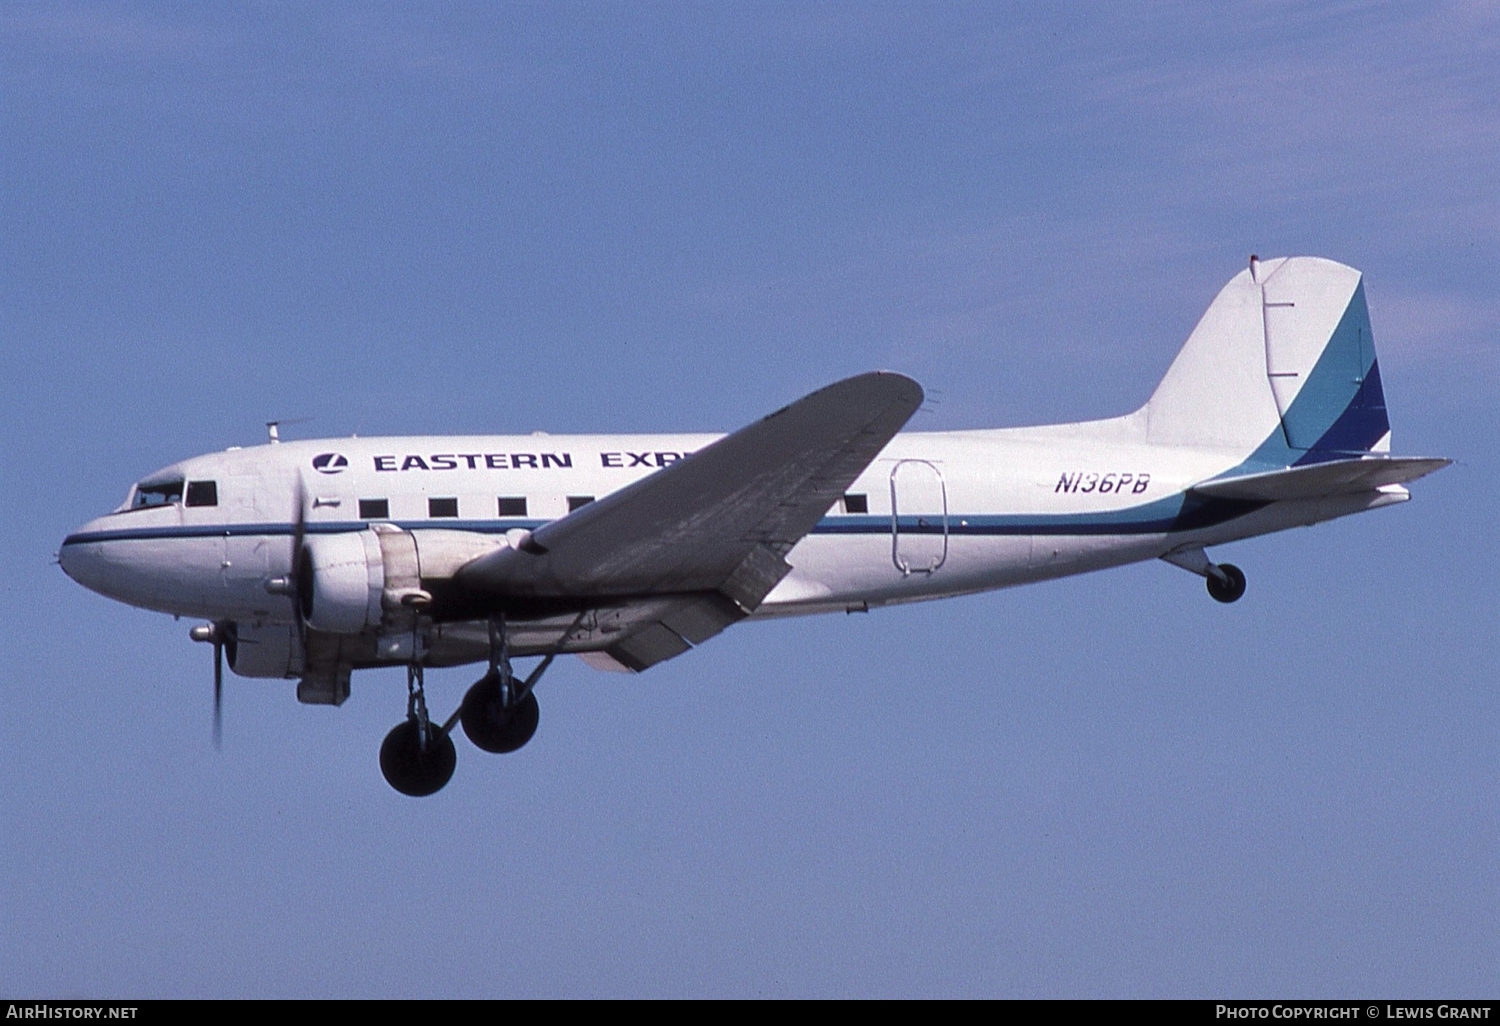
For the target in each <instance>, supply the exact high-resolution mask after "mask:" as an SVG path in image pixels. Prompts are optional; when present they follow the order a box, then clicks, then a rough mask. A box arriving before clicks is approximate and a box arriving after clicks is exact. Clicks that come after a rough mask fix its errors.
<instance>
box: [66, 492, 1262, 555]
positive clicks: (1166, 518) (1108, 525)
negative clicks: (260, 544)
mask: <svg viewBox="0 0 1500 1026" xmlns="http://www.w3.org/2000/svg"><path fill="white" fill-rule="evenodd" d="M1264 505H1265V503H1259V502H1244V501H1239V500H1233V499H1199V498H1196V497H1191V496H1181V495H1179V496H1176V497H1174V498H1172V499H1162V500H1159V501H1157V502H1151V503H1147V504H1145V505H1143V506H1135V507H1131V508H1128V509H1122V510H1110V511H1105V512H1099V513H1059V514H1038V515H1026V514H1020V515H1016V514H970V515H965V514H953V513H950V514H949V515H948V522H947V528H946V530H947V533H948V534H949V535H950V536H957V535H962V536H974V537H984V536H1009V535H1130V534H1169V533H1171V532H1173V531H1188V530H1193V529H1196V528H1202V527H1212V526H1215V525H1217V524H1222V523H1224V522H1225V521H1227V520H1233V519H1234V518H1235V517H1239V516H1243V515H1245V514H1246V513H1250V512H1253V511H1254V510H1256V509H1259V508H1261V507H1262V506H1264ZM382 522H383V523H393V524H394V525H395V526H396V527H399V528H401V529H403V530H407V531H416V530H444V529H445V530H458V531H472V532H475V533H477V534H504V533H505V532H506V531H513V530H515V529H516V528H524V529H526V530H535V529H536V528H538V527H541V526H542V525H543V524H544V523H546V521H542V520H450V519H447V518H444V519H442V520H437V521H434V520H405V521H382ZM369 526H370V524H369V522H366V521H358V520H355V521H336V522H329V521H324V522H321V523H316V524H306V525H305V526H304V528H303V532H304V533H305V534H308V535H315V534H343V533H346V532H349V531H362V530H364V529H365V528H367V527H369ZM891 529H892V524H891V518H890V517H888V516H878V515H876V516H830V517H824V518H823V519H822V520H821V521H820V522H819V523H818V525H817V526H816V527H814V528H813V530H812V533H813V534H830V535H863V534H877V535H878V534H887V535H888V534H890V533H891ZM896 530H897V531H899V532H900V533H902V534H943V533H944V524H943V518H942V516H941V515H930V516H903V517H900V518H899V519H898V522H897V525H896ZM296 531H297V527H296V525H295V524H290V523H284V524H277V523H271V524H265V523H262V524H202V525H191V526H190V525H172V526H168V527H138V528H120V529H116V530H108V531H89V532H82V533H78V534H70V535H69V536H68V537H67V538H66V539H64V541H63V545H64V546H68V545H86V544H93V543H99V542H114V541H144V540H148V539H151V540H159V539H175V538H231V537H252V536H253V537H291V536H292V535H294V534H296Z"/></svg>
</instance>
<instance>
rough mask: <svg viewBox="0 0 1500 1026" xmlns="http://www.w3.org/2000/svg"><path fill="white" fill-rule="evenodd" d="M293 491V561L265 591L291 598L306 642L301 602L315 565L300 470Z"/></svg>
mask: <svg viewBox="0 0 1500 1026" xmlns="http://www.w3.org/2000/svg"><path fill="white" fill-rule="evenodd" d="M292 495H293V500H292V501H293V503H294V504H295V507H296V508H295V509H294V510H293V513H292V559H291V565H290V567H289V569H288V572H287V575H286V576H285V577H273V578H271V579H270V580H269V581H267V582H266V591H268V592H270V593H271V594H272V595H285V596H286V597H287V598H289V599H291V601H292V616H293V617H294V618H295V619H296V623H297V639H298V640H299V641H302V642H306V641H307V619H306V613H305V612H304V611H303V608H302V603H303V601H304V599H305V598H306V597H307V589H308V588H310V587H311V586H312V580H311V578H312V573H311V571H312V566H311V564H310V563H309V562H308V554H307V550H306V547H305V545H304V542H305V540H306V538H307V489H306V486H305V485H303V483H302V474H301V472H298V474H297V476H296V477H295V478H294V479H293V485H292Z"/></svg>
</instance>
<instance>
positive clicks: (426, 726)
mask: <svg viewBox="0 0 1500 1026" xmlns="http://www.w3.org/2000/svg"><path fill="white" fill-rule="evenodd" d="M554 658H556V655H555V653H554V654H549V655H548V656H547V657H546V658H544V659H543V660H542V661H541V662H540V663H538V664H537V666H536V668H535V669H533V670H532V671H531V673H529V674H528V675H527V676H526V678H525V680H517V679H516V676H515V674H514V672H513V671H512V670H511V665H510V652H509V650H508V646H507V644H506V640H505V621H504V618H503V617H498V616H497V617H494V618H492V619H491V620H490V668H489V670H488V671H487V672H486V673H485V675H484V676H483V677H481V678H479V680H478V681H476V682H475V683H474V685H473V687H471V688H469V690H468V693H467V694H465V695H464V700H463V704H462V705H460V706H459V707H458V710H457V711H456V712H454V714H453V715H452V716H450V717H449V718H448V721H447V722H446V723H443V724H437V723H434V722H432V720H431V719H430V718H429V717H428V715H427V695H426V691H425V689H424V688H423V680H422V665H421V663H420V662H415V661H414V662H413V663H412V664H411V665H410V666H408V667H407V670H406V721H405V722H404V723H400V724H398V725H397V726H396V727H395V728H394V729H393V730H392V731H391V732H390V733H389V734H387V735H386V737H385V742H384V743H383V744H382V745H381V746H380V772H381V773H383V774H384V775H385V779H386V782H387V783H388V784H390V785H391V786H392V787H394V788H395V789H396V790H397V791H400V792H401V793H402V794H405V795H411V796H412V797H414V798H421V797H424V796H426V795H429V794H434V793H435V792H437V791H440V790H442V788H443V785H445V784H447V783H448V781H449V780H450V779H452V777H453V770H454V767H455V765H456V764H457V762H458V754H457V752H456V751H455V750H454V747H453V738H452V732H453V728H454V726H456V725H457V724H459V723H462V724H463V728H464V734H466V735H467V736H468V738H469V740H470V741H472V742H474V744H475V746H476V747H478V748H481V749H483V750H484V751H486V752H514V751H515V750H516V749H518V748H520V747H521V746H522V745H524V744H526V742H527V741H530V740H531V736H532V735H533V734H535V733H536V728H537V723H538V721H539V719H540V717H541V711H540V709H539V708H538V706H537V701H536V695H534V694H532V689H533V688H534V687H536V683H537V681H539V680H540V679H541V677H542V674H543V673H545V672H546V670H547V667H548V666H551V665H552V660H553V659H554Z"/></svg>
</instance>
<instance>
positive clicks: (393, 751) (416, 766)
mask: <svg viewBox="0 0 1500 1026" xmlns="http://www.w3.org/2000/svg"><path fill="white" fill-rule="evenodd" d="M457 764H458V753H457V752H456V751H454V748H453V739H452V738H451V737H449V736H448V732H447V731H446V730H444V729H443V728H442V727H440V726H438V725H437V724H435V723H433V722H432V721H431V720H430V719H429V718H428V716H427V695H426V693H425V692H424V690H423V687H422V666H421V664H420V663H416V662H413V663H412V664H411V665H410V666H408V667H407V668H406V721H405V722H404V723H401V724H398V725H397V726H396V728H395V729H394V730H392V731H391V732H390V733H389V734H387V735H386V736H385V742H384V743H383V744H381V746H380V772H381V773H383V774H385V779H386V782H387V783H388V784H390V785H391V786H392V787H394V788H395V789H396V790H398V791H400V792H401V793H402V794H407V795H411V796H412V797H413V798H421V797H423V796H425V795H429V794H432V793H434V792H436V791H440V790H442V787H443V785H444V784H446V783H447V782H448V781H449V780H450V779H451V778H452V777H453V768H454V767H455V766H456V765H457Z"/></svg>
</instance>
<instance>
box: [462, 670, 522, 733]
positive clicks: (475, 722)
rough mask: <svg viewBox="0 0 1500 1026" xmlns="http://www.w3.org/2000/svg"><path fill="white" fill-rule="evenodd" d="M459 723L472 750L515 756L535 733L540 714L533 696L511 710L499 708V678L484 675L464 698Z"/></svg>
mask: <svg viewBox="0 0 1500 1026" xmlns="http://www.w3.org/2000/svg"><path fill="white" fill-rule="evenodd" d="M458 715H459V722H460V723H462V724H463V725H464V733H465V734H467V735H468V737H469V740H470V741H472V742H474V745H475V747H477V748H482V749H484V750H485V751H486V752H496V753H501V752H514V751H515V750H516V749H517V748H520V747H521V746H522V745H524V744H525V743H526V742H528V741H530V740H531V735H533V734H535V733H536V725H537V723H538V722H539V721H540V720H541V715H542V711H541V708H540V707H539V706H538V705H537V703H536V695H535V694H532V693H530V692H528V693H527V695H526V697H525V698H523V699H522V700H521V704H520V705H518V706H516V707H515V708H514V709H511V710H507V709H505V707H504V706H502V705H501V704H500V677H499V675H498V674H485V675H484V676H483V677H481V678H480V679H479V681H478V682H477V683H476V684H475V685H474V686H473V687H471V688H470V689H469V692H468V694H466V695H464V704H463V705H462V706H460V707H459V714H458Z"/></svg>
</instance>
